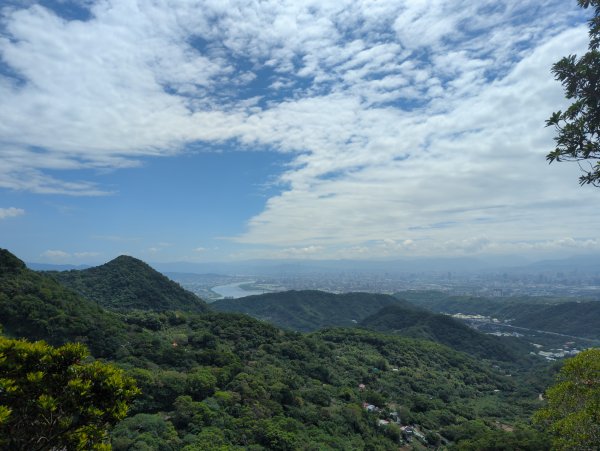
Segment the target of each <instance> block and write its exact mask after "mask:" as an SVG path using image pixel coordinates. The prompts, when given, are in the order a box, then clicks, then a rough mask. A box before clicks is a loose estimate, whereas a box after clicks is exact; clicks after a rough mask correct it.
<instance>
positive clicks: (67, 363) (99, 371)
mask: <svg viewBox="0 0 600 451" xmlns="http://www.w3.org/2000/svg"><path fill="white" fill-rule="evenodd" d="M87 356H88V354H87V350H86V348H85V347H84V346H83V345H80V344H66V345H64V346H61V347H59V348H54V347H52V346H50V345H48V344H46V343H44V342H41V341H40V342H35V343H29V342H27V341H23V340H11V339H8V338H4V337H0V446H2V449H11V450H16V449H22V450H25V449H26V450H31V451H35V450H47V449H63V448H64V449H73V450H75V449H77V450H88V449H107V443H108V434H107V428H108V426H109V425H113V424H115V423H116V422H117V421H119V420H121V419H123V418H124V417H125V415H126V414H127V409H128V406H129V404H130V402H131V400H132V398H133V397H134V396H135V395H136V394H137V393H138V390H137V388H136V386H135V383H134V381H133V379H131V378H128V377H125V376H124V374H123V371H121V370H119V369H117V368H115V367H114V366H112V365H107V364H104V363H101V362H98V361H95V362H85V359H86V358H87Z"/></svg>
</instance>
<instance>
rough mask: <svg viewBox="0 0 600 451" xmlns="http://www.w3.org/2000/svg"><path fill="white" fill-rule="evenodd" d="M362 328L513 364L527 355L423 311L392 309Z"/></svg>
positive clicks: (364, 321) (368, 320) (378, 315)
mask: <svg viewBox="0 0 600 451" xmlns="http://www.w3.org/2000/svg"><path fill="white" fill-rule="evenodd" d="M360 326H362V327H366V328H368V329H371V330H375V331H379V332H388V333H394V334H398V335H403V336H406V337H412V338H422V339H426V340H430V341H435V342H437V343H441V344H444V345H446V346H449V347H451V348H453V349H456V350H458V351H462V352H466V353H467V354H471V355H473V356H477V357H481V358H486V359H493V360H503V361H512V360H516V359H518V358H519V356H522V355H523V354H526V352H527V351H526V350H525V349H522V350H521V351H522V352H520V353H519V351H518V350H517V349H515V343H511V344H512V346H510V347H509V346H507V344H506V343H505V342H504V340H503V339H500V338H498V337H494V336H490V335H486V334H483V333H481V332H478V331H476V330H474V329H472V328H470V327H469V326H467V325H465V324H464V323H462V322H460V321H458V320H455V319H454V318H451V317H449V316H447V315H441V314H435V313H431V312H429V311H426V310H421V309H407V308H405V307H403V306H399V305H389V306H387V307H384V308H383V309H381V310H380V311H378V312H377V313H375V314H373V315H371V316H369V317H368V318H365V319H364V320H362V321H361V322H360Z"/></svg>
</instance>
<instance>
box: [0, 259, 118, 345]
mask: <svg viewBox="0 0 600 451" xmlns="http://www.w3.org/2000/svg"><path fill="white" fill-rule="evenodd" d="M0 325H1V326H2V329H3V331H4V333H6V334H8V335H12V336H16V337H27V338H29V339H32V340H40V339H43V340H46V341H49V342H50V343H52V344H62V343H64V342H65V341H80V342H83V343H86V344H87V345H88V346H89V347H90V349H91V350H92V352H93V353H94V354H95V355H96V356H104V355H110V354H112V353H113V352H115V350H116V349H117V348H118V346H119V343H120V341H121V340H122V339H123V337H124V333H125V329H126V327H125V325H124V324H123V323H122V322H121V320H120V319H119V318H117V317H116V316H115V315H114V314H111V313H108V312H105V311H104V310H103V309H102V308H100V307H99V306H98V305H96V304H94V303H92V302H89V301H87V300H86V299H83V298H82V297H81V296H79V295H78V294H77V293H75V292H73V291H72V290H69V289H68V288H65V287H63V286H62V285H60V284H59V283H58V282H57V281H56V280H54V279H52V278H51V277H48V276H46V275H44V274H40V273H37V272H35V271H32V270H30V269H27V267H26V266H25V264H24V263H23V262H22V261H21V260H19V259H18V258H17V257H15V256H14V255H13V254H11V253H10V252H8V251H7V250H5V249H0Z"/></svg>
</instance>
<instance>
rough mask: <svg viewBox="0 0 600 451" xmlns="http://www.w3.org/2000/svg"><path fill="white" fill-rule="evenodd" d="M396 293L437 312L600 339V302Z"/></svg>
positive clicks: (435, 293)
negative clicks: (479, 317) (484, 318)
mask: <svg viewBox="0 0 600 451" xmlns="http://www.w3.org/2000/svg"><path fill="white" fill-rule="evenodd" d="M395 296H397V297H399V298H402V299H405V300H408V301H410V302H413V303H415V304H416V305H418V306H421V307H425V308H428V309H430V310H433V311H436V312H444V313H451V314H453V313H465V314H479V315H486V316H492V317H494V318H498V319H500V320H510V323H511V324H512V325H515V326H519V327H526V328H530V329H539V330H546V331H549V332H555V333H560V334H566V335H573V336H578V337H586V338H590V339H595V340H600V302H597V301H588V302H574V301H573V300H572V299H556V298H540V299H535V298H528V297H516V298H504V299H489V298H481V297H473V296H452V295H448V294H446V293H442V292H431V291H425V292H408V291H406V292H400V293H396V294H395Z"/></svg>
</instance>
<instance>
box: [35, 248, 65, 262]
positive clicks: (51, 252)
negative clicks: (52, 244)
mask: <svg viewBox="0 0 600 451" xmlns="http://www.w3.org/2000/svg"><path fill="white" fill-rule="evenodd" d="M70 256H71V254H69V253H68V252H65V251H61V250H58V249H48V250H47V251H44V252H42V257H47V258H49V259H51V260H60V259H64V258H67V257H70Z"/></svg>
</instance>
